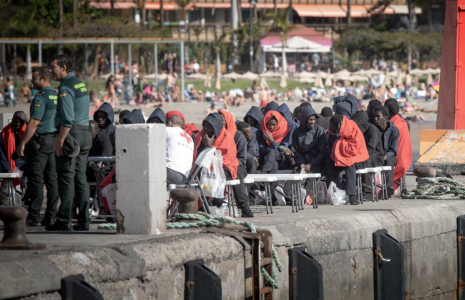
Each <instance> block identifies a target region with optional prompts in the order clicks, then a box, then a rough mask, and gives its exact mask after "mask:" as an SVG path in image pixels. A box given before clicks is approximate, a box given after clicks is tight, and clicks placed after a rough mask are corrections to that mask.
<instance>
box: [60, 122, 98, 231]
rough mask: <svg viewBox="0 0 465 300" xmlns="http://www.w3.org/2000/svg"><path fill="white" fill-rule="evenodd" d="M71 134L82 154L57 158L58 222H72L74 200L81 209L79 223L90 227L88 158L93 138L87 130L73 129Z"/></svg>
mask: <svg viewBox="0 0 465 300" xmlns="http://www.w3.org/2000/svg"><path fill="white" fill-rule="evenodd" d="M68 134H71V135H72V136H73V137H74V138H75V139H76V141H77V142H78V144H79V147H80V152H79V154H78V155H77V156H75V157H68V156H66V155H63V156H57V157H56V160H57V161H56V163H57V175H58V193H59V194H60V199H61V205H60V208H59V210H58V213H57V215H56V219H57V222H60V223H67V222H71V216H72V215H71V213H72V207H73V199H74V201H75V203H76V208H78V209H79V215H78V221H79V223H81V224H83V225H85V226H88V225H89V223H90V216H89V201H90V199H89V198H90V191H89V185H88V184H87V177H86V168H87V157H88V156H89V150H90V148H91V146H92V136H91V135H90V132H89V131H87V130H79V129H76V130H74V129H71V131H70V132H69V133H68Z"/></svg>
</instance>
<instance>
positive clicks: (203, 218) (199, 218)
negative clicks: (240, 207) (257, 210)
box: [166, 212, 283, 289]
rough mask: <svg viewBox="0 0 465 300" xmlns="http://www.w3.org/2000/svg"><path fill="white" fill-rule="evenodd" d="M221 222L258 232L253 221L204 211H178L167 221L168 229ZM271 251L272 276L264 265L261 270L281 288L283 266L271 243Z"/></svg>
mask: <svg viewBox="0 0 465 300" xmlns="http://www.w3.org/2000/svg"><path fill="white" fill-rule="evenodd" d="M181 220H194V221H196V222H178V221H181ZM221 223H229V224H235V225H242V226H245V227H247V228H248V229H249V230H250V232H251V233H257V229H256V228H255V225H254V224H253V223H251V222H240V221H236V220H234V219H232V218H229V217H223V216H215V215H209V214H206V213H204V212H199V214H198V215H196V214H179V213H177V214H175V215H174V219H171V220H170V221H169V222H167V223H166V229H185V228H199V227H205V226H218V225H219V224H221ZM271 252H272V256H273V266H272V274H271V276H270V274H268V272H267V271H266V269H265V267H264V266H262V267H261V272H262V275H263V277H264V278H265V280H266V281H268V282H269V283H270V285H271V286H272V287H273V288H275V289H279V279H278V274H277V273H276V268H277V269H278V270H279V272H282V270H283V266H282V264H281V262H280V260H279V256H278V251H277V250H276V248H275V247H274V246H273V245H271Z"/></svg>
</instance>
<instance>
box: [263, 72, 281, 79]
mask: <svg viewBox="0 0 465 300" xmlns="http://www.w3.org/2000/svg"><path fill="white" fill-rule="evenodd" d="M260 77H262V78H279V77H280V75H279V73H275V72H272V71H266V72H265V73H262V74H260Z"/></svg>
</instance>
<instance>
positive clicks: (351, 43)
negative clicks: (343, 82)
mask: <svg viewBox="0 0 465 300" xmlns="http://www.w3.org/2000/svg"><path fill="white" fill-rule="evenodd" d="M441 41H442V34H441V33H435V32H431V33H429V34H428V35H427V36H425V34H423V33H419V32H418V33H412V34H408V33H406V32H389V31H384V32H381V31H376V30H373V29H366V28H364V29H363V30H362V29H361V28H351V29H349V30H347V31H344V32H342V33H341V36H340V38H339V39H338V40H337V41H335V42H334V45H333V46H334V47H336V49H346V51H347V53H348V55H349V57H352V55H353V54H354V53H357V54H358V55H357V56H358V59H362V60H365V61H369V60H372V59H379V58H382V57H384V58H386V59H394V60H397V61H406V57H407V52H408V46H409V44H410V45H411V46H412V49H413V50H414V51H415V52H418V53H419V55H420V60H437V59H438V58H439V56H440V55H441V51H442V43H441Z"/></svg>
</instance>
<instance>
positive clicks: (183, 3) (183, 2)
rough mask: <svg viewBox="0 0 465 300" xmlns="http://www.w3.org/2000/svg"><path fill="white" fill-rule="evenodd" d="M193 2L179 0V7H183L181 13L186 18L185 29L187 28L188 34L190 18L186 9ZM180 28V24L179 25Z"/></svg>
mask: <svg viewBox="0 0 465 300" xmlns="http://www.w3.org/2000/svg"><path fill="white" fill-rule="evenodd" d="M190 2H191V0H179V6H180V7H181V13H182V15H183V16H184V28H185V32H186V33H187V32H188V31H187V29H188V28H187V26H188V22H189V20H188V16H187V11H186V7H187V6H188V5H189V3H190ZM178 26H179V24H178Z"/></svg>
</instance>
